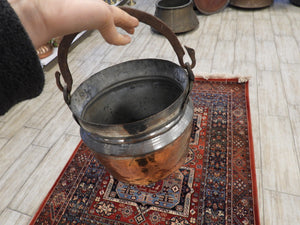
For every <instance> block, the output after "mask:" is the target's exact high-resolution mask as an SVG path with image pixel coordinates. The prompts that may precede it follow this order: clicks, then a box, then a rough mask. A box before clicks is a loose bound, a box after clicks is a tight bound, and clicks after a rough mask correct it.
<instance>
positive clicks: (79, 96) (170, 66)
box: [56, 7, 195, 185]
mask: <svg viewBox="0 0 300 225" xmlns="http://www.w3.org/2000/svg"><path fill="white" fill-rule="evenodd" d="M121 8H122V9H124V10H125V11H126V12H128V13H129V14H131V15H132V16H135V17H137V18H138V19H139V20H140V22H143V23H146V24H148V25H150V26H152V27H153V28H154V29H156V30H158V31H159V32H160V33H161V34H163V35H164V36H165V37H167V39H168V40H169V41H170V43H171V45H172V46H173V49H174V50H175V52H176V54H177V57H178V60H179V63H180V66H179V65H177V64H175V63H173V62H169V61H166V60H161V59H139V60H132V61H127V62H123V63H120V64H117V65H114V66H111V67H108V68H106V69H104V70H102V71H100V72H98V73H96V74H94V75H92V76H91V77H90V78H88V79H87V80H86V81H84V82H83V83H82V84H81V85H80V86H79V87H78V88H77V89H76V90H75V91H74V92H73V93H72V95H71V89H72V76H71V74H70V71H69V68H68V64H67V54H68V49H69V47H70V44H71V43H72V40H73V39H74V37H75V36H76V34H72V35H68V36H65V37H64V38H63V40H62V42H61V44H60V46H59V49H58V63H59V67H60V71H61V74H60V72H56V79H57V85H58V87H59V89H60V90H62V91H63V93H64V99H65V102H66V103H67V105H68V106H69V108H70V110H71V111H72V113H73V116H74V118H75V120H76V121H77V122H78V124H79V125H80V128H81V129H80V134H81V137H82V140H83V142H84V143H85V144H86V145H87V146H88V147H89V148H90V149H91V150H93V151H94V152H95V156H96V158H97V159H98V160H99V161H100V162H101V163H102V164H103V165H104V166H105V167H106V169H107V170H108V171H109V172H110V173H111V174H112V175H113V176H114V177H115V178H116V179H118V180H120V181H123V182H126V183H129V184H138V185H145V184H150V183H153V182H156V181H158V180H160V179H163V178H165V177H166V176H168V175H170V174H171V173H172V172H174V171H175V170H177V169H178V168H179V167H180V166H181V165H182V164H183V163H184V161H185V158H186V155H187V152H188V147H189V140H190V134H191V130H192V117H193V105H192V102H191V100H190V97H189V93H190V91H191V88H192V84H193V80H194V75H193V72H192V70H191V68H193V67H194V66H195V55H194V51H193V49H190V48H188V47H186V49H187V52H188V53H189V55H190V57H191V59H192V63H191V65H190V63H184V62H183V56H184V54H185V52H184V50H183V48H182V47H181V45H180V43H179V41H178V39H177V37H176V35H175V34H174V33H173V32H172V31H171V29H170V28H169V27H168V26H167V25H166V24H165V23H163V22H162V21H161V20H159V19H157V18H156V17H154V16H152V15H150V14H147V13H145V12H142V11H139V10H135V9H132V8H126V7H125V8H123V7H121ZM61 75H62V76H63V79H64V81H65V83H66V85H65V86H64V87H63V86H62V85H61V82H60V76H61Z"/></svg>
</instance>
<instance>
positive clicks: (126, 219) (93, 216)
mask: <svg viewBox="0 0 300 225" xmlns="http://www.w3.org/2000/svg"><path fill="white" fill-rule="evenodd" d="M191 98H192V99H193V103H194V120H193V132H192V135H191V139H190V148H189V155H188V157H187V158H186V161H185V165H184V166H182V167H181V168H180V169H179V170H178V171H176V172H175V173H173V174H172V175H170V176H169V177H167V178H166V179H164V180H162V181H159V182H156V183H154V184H152V185H147V186H135V185H127V184H125V183H122V182H118V181H117V180H115V179H114V178H113V177H112V176H110V174H109V173H108V172H107V171H106V170H105V168H104V167H103V166H102V165H100V164H99V163H98V161H97V160H96V159H95V158H94V155H93V153H92V152H91V151H90V150H89V149H88V148H87V147H86V146H85V145H84V144H83V143H80V144H79V145H78V147H77V149H76V150H75V152H74V154H73V156H72V158H71V159H70V161H69V163H68V164H67V166H66V167H65V169H64V171H63V172H62V173H61V175H60V177H59V178H58V180H57V182H56V183H55V185H54V186H53V188H52V189H51V191H50V192H49V194H48V196H47V198H46V199H45V200H44V202H43V204H42V205H41V207H40V209H39V210H38V212H37V214H36V215H35V217H34V218H33V220H32V221H31V225H33V224H143V225H150V224H155V225H160V224H161V225H162V224H172V225H179V224H180V225H187V224H245V225H246V224H256V225H258V224H259V216H258V206H257V191H256V178H255V166H254V153H253V146H252V134H251V122H250V108H249V99H248V83H247V82H246V83H239V82H238V80H235V79H230V80H221V79H219V80H204V79H196V81H195V83H194V88H193V91H192V93H191Z"/></svg>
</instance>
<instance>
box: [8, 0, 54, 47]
mask: <svg viewBox="0 0 300 225" xmlns="http://www.w3.org/2000/svg"><path fill="white" fill-rule="evenodd" d="M8 2H9V3H10V5H11V7H12V8H13V9H14V11H15V13H16V14H17V15H18V17H19V19H20V21H21V23H22V25H23V27H24V29H25V30H26V32H27V34H28V36H29V38H30V39H31V41H32V43H33V45H34V47H35V48H38V47H39V46H41V45H42V44H44V42H47V41H48V40H47V37H46V36H45V35H44V34H45V32H44V31H43V28H44V27H45V26H44V25H43V23H44V21H43V18H42V17H41V13H40V10H39V8H38V6H37V4H36V1H35V0H8Z"/></svg>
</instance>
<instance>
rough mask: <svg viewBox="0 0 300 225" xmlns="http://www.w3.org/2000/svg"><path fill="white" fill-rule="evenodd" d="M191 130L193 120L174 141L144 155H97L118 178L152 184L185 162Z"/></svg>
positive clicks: (127, 181)
mask: <svg viewBox="0 0 300 225" xmlns="http://www.w3.org/2000/svg"><path fill="white" fill-rule="evenodd" d="M191 130H192V122H191V123H190V124H189V126H188V127H187V128H186V130H185V131H184V132H183V134H182V136H180V137H178V138H177V139H176V140H175V141H174V142H172V143H170V144H169V145H167V146H165V147H164V148H162V149H160V150H158V151H155V152H151V153H148V154H145V155H143V156H133V157H130V156H127V157H117V156H109V155H104V154H100V153H95V156H96V158H97V159H98V160H99V161H100V162H101V163H102V164H103V165H104V166H105V168H106V169H107V171H109V172H110V173H111V174H112V176H113V177H114V178H116V179H117V180H119V181H122V182H125V183H129V184H135V185H147V184H151V183H154V182H156V181H159V180H161V179H164V178H165V177H167V176H169V175H170V174H171V173H173V172H174V171H176V170H177V169H179V168H180V167H181V166H182V165H183V164H184V161H185V159H186V156H187V153H188V148H189V140H190V134H191ZM128 155H130V153H128Z"/></svg>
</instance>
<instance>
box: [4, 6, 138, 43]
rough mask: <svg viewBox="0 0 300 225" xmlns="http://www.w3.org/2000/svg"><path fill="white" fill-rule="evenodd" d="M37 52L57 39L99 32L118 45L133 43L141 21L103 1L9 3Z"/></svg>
mask: <svg viewBox="0 0 300 225" xmlns="http://www.w3.org/2000/svg"><path fill="white" fill-rule="evenodd" d="M9 3H10V4H11V6H12V7H13V8H14V10H15V11H16V13H17V14H18V16H19V18H20V20H21V22H22V24H23V26H24V27H25V29H26V31H27V33H28V34H29V36H30V39H31V40H32V42H33V44H34V46H35V47H36V48H37V47H39V46H40V45H42V44H44V43H46V42H47V41H49V40H50V39H51V38H53V37H57V36H62V35H65V34H70V33H75V32H80V31H83V30H91V29H98V30H99V31H100V33H101V35H102V36H103V37H104V39H105V40H106V41H107V42H108V43H110V44H115V45H124V44H128V43H129V42H130V37H129V36H128V35H124V34H120V33H119V32H117V29H116V27H121V28H122V29H124V30H125V31H127V32H128V33H130V34H133V33H134V28H135V27H136V26H137V25H138V20H137V19H136V18H134V17H132V16H130V15H128V14H127V13H126V12H124V11H123V10H121V9H119V8H117V7H115V6H111V5H108V4H107V3H105V2H104V1H102V0H9Z"/></svg>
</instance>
